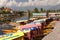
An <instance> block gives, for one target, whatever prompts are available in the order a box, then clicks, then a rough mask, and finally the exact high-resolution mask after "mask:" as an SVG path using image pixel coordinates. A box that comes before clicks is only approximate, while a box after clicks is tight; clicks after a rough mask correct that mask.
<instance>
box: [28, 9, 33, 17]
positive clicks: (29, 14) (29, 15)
mask: <svg viewBox="0 0 60 40" xmlns="http://www.w3.org/2000/svg"><path fill="white" fill-rule="evenodd" d="M31 16H32V13H31V11H30V10H28V18H30V17H31Z"/></svg>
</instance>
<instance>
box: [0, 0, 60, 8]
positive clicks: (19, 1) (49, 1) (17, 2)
mask: <svg viewBox="0 0 60 40" xmlns="http://www.w3.org/2000/svg"><path fill="white" fill-rule="evenodd" d="M59 3H60V0H0V7H1V6H7V7H27V6H47V5H50V6H54V5H57V4H59Z"/></svg>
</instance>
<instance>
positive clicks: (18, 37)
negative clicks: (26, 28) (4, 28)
mask: <svg viewBox="0 0 60 40" xmlns="http://www.w3.org/2000/svg"><path fill="white" fill-rule="evenodd" d="M0 40H24V33H23V32H22V31H19V32H16V33H10V34H5V35H3V36H2V37H0Z"/></svg>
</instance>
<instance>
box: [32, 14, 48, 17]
mask: <svg viewBox="0 0 60 40" xmlns="http://www.w3.org/2000/svg"><path fill="white" fill-rule="evenodd" d="M46 15H47V14H46V13H33V17H34V18H36V17H38V18H46Z"/></svg>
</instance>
